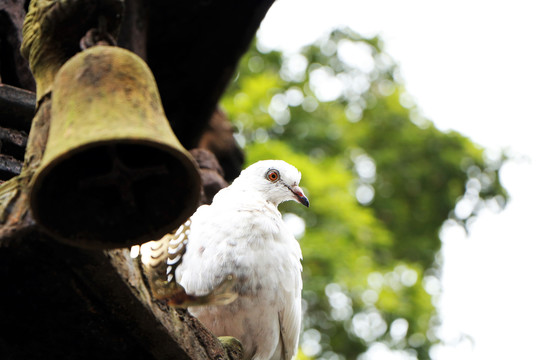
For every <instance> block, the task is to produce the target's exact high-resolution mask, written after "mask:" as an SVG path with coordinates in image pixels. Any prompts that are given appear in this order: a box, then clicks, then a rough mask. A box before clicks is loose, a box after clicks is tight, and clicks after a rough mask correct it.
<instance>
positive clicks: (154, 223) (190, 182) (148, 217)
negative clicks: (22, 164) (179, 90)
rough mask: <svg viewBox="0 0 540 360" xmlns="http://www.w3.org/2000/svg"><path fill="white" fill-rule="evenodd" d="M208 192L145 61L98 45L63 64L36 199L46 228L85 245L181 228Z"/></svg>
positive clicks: (130, 240) (137, 239)
mask: <svg viewBox="0 0 540 360" xmlns="http://www.w3.org/2000/svg"><path fill="white" fill-rule="evenodd" d="M199 196H200V177H199V174H198V171H197V167H196V165H195V163H194V161H193V160H192V158H191V156H190V155H189V153H188V152H187V151H186V150H185V149H184V148H183V147H182V145H181V144H180V142H179V141H178V139H177V138H176V136H175V135H174V133H173V131H172V129H171V128H170V125H169V122H168V121H167V119H166V117H165V114H164V111H163V108H162V105H161V100H160V97H159V93H158V90H157V86H156V83H155V80H154V77H153V75H152V73H151V71H150V69H149V68H148V66H147V65H146V63H145V62H144V61H143V60H142V59H140V58H139V57H138V56H136V55H135V54H133V53H131V52H129V51H127V50H124V49H121V48H117V47H109V46H95V47H92V48H90V49H88V50H85V51H83V52H81V53H78V54H77V55H75V56H74V57H72V58H71V59H70V60H69V61H67V62H66V63H65V64H64V65H63V67H62V68H61V69H60V70H59V72H58V73H57V75H56V77H55V81H54V85H53V92H52V108H51V124H50V131H49V138H48V142H47V147H46V150H45V153H44V155H43V161H42V163H41V166H40V168H39V169H38V171H37V173H36V176H35V177H34V180H33V185H32V191H31V197H30V203H31V208H32V212H33V215H34V218H35V219H36V221H37V222H38V223H39V224H40V225H41V226H42V227H43V228H44V229H45V230H47V231H48V232H49V233H51V234H52V235H53V236H55V237H56V238H58V239H60V240H62V241H65V242H68V243H71V244H75V245H77V246H83V247H91V248H114V247H124V246H130V245H133V244H140V243H143V242H145V241H149V240H153V239H158V238H160V237H161V236H163V235H164V234H165V233H167V232H170V231H172V230H174V229H176V228H178V227H179V226H180V225H181V224H182V223H183V222H184V221H185V220H186V219H187V218H188V217H189V216H190V215H191V214H192V213H193V212H194V210H195V209H196V208H197V206H198V202H199Z"/></svg>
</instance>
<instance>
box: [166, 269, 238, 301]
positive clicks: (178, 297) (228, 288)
mask: <svg viewBox="0 0 540 360" xmlns="http://www.w3.org/2000/svg"><path fill="white" fill-rule="evenodd" d="M235 284H236V277H234V276H233V275H227V277H225V279H224V280H223V281H222V282H221V283H220V284H219V285H218V286H217V287H216V288H215V289H214V290H213V291H211V292H210V293H208V294H205V295H198V296H197V295H190V294H187V293H186V291H185V290H184V288H183V287H182V286H180V285H178V291H177V292H176V293H174V294H171V295H170V297H169V298H167V299H165V300H167V304H168V305H170V306H173V307H181V308H187V307H190V306H204V305H227V304H230V303H232V302H233V301H234V300H236V298H237V297H238V294H237V293H236V292H234V291H233V287H234V285H235Z"/></svg>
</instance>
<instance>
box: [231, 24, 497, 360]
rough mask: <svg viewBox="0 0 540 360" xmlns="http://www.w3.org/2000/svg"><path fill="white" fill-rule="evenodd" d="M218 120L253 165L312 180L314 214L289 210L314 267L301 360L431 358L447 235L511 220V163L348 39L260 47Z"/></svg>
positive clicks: (385, 61)
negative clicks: (445, 119)
mask: <svg viewBox="0 0 540 360" xmlns="http://www.w3.org/2000/svg"><path fill="white" fill-rule="evenodd" d="M222 106H223V107H224V108H225V109H226V111H227V113H228V114H229V116H230V117H231V118H232V119H233V122H234V124H235V126H236V127H237V129H238V134H237V140H238V141H239V142H240V144H241V145H242V146H244V147H245V150H246V153H247V156H248V163H252V162H254V161H256V160H259V159H263V158H280V159H284V160H286V161H288V162H290V163H292V164H294V165H296V166H297V167H298V168H299V170H300V171H301V172H302V174H303V180H302V185H303V186H304V187H305V189H306V190H307V191H308V194H309V198H310V201H311V203H312V207H311V208H309V209H300V208H298V207H289V206H286V205H284V206H283V208H282V210H283V212H284V217H285V220H286V221H288V222H289V223H290V224H291V226H293V228H294V229H296V231H297V236H298V237H300V242H301V246H302V248H303V253H304V280H305V289H304V305H305V309H306V311H305V316H304V331H303V334H302V338H301V344H300V345H301V356H302V357H306V358H336V356H337V358H346V359H354V358H356V357H357V356H358V355H359V354H362V353H363V352H365V351H366V350H367V349H368V348H369V347H370V346H372V345H374V344H376V343H383V344H384V346H387V347H389V348H391V349H394V350H396V351H403V352H405V353H408V354H412V355H414V356H417V357H418V358H420V359H427V358H429V348H430V346H431V345H432V344H433V343H436V342H437V341H438V339H437V337H436V335H435V330H436V326H437V324H438V319H437V315H436V311H435V307H434V305H433V304H434V303H435V302H436V299H437V296H438V293H439V287H438V284H439V283H438V270H439V266H440V261H439V260H438V257H437V254H438V251H439V249H440V246H441V243H440V239H439V237H438V232H439V230H440V228H441V226H442V224H443V223H444V221H446V220H451V221H456V222H458V223H460V224H462V225H463V226H465V227H466V226H467V223H468V221H470V220H471V219H473V218H474V217H475V215H476V214H477V213H478V211H480V210H481V209H482V208H483V207H485V206H486V204H490V205H495V206H496V207H499V208H502V207H503V206H504V204H505V202H506V198H507V194H506V192H505V190H504V188H503V187H502V186H501V184H500V181H499V168H500V166H501V164H502V163H503V162H504V157H502V156H501V157H499V158H496V159H493V158H490V157H488V156H486V152H485V150H484V149H483V148H482V147H480V146H478V145H476V144H474V143H472V142H471V141H470V140H469V139H468V138H466V137H464V136H462V135H460V134H459V133H456V132H441V131H440V130H438V129H437V128H436V127H435V126H434V125H433V124H432V122H431V121H429V120H427V119H425V118H424V117H422V116H421V115H420V113H419V110H418V108H417V106H416V105H415V104H414V102H413V101H412V100H411V97H410V96H409V95H408V94H407V92H406V90H405V88H404V86H403V84H402V81H401V79H400V77H399V69H398V67H397V66H396V65H395V63H394V62H393V61H392V59H391V58H390V57H389V56H388V55H387V54H386V53H385V52H384V48H383V44H382V42H381V40H380V39H379V38H377V37H376V38H371V39H368V38H363V37H361V36H359V35H358V34H355V33H353V32H351V31H349V30H340V31H334V32H332V33H331V34H329V35H328V36H327V37H326V38H324V39H321V40H319V41H318V42H316V43H314V44H312V45H310V46H307V47H305V48H304V49H303V50H302V51H301V52H300V53H297V54H283V53H280V52H278V51H271V52H267V53H265V52H263V51H261V50H259V49H258V48H257V47H256V45H254V46H252V47H251V49H250V50H249V51H248V53H247V54H246V55H245V56H244V58H243V60H242V62H241V64H240V67H239V70H238V76H237V77H236V80H235V81H234V82H233V83H232V84H231V86H230V88H229V90H228V92H227V93H226V96H225V97H224V98H223V99H222ZM456 203H458V204H460V207H459V209H458V208H456ZM455 208H456V210H454V209H455Z"/></svg>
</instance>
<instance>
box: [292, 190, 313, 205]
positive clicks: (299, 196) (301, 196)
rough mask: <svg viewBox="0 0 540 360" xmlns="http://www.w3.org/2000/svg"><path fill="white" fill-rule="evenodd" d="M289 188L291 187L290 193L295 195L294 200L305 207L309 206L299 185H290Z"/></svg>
mask: <svg viewBox="0 0 540 360" xmlns="http://www.w3.org/2000/svg"><path fill="white" fill-rule="evenodd" d="M289 189H291V191H292V193H293V194H294V195H295V197H296V199H295V200H296V201H298V202H299V203H300V204H302V205H304V206H306V207H309V200H308V198H307V197H306V195H304V192H303V191H302V189H301V188H300V186H291V187H290V188H289Z"/></svg>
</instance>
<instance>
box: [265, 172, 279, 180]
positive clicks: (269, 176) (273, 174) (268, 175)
mask: <svg viewBox="0 0 540 360" xmlns="http://www.w3.org/2000/svg"><path fill="white" fill-rule="evenodd" d="M266 178H267V179H268V180H270V181H271V182H276V181H278V180H279V171H277V170H276V169H270V170H268V171H267V172H266Z"/></svg>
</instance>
